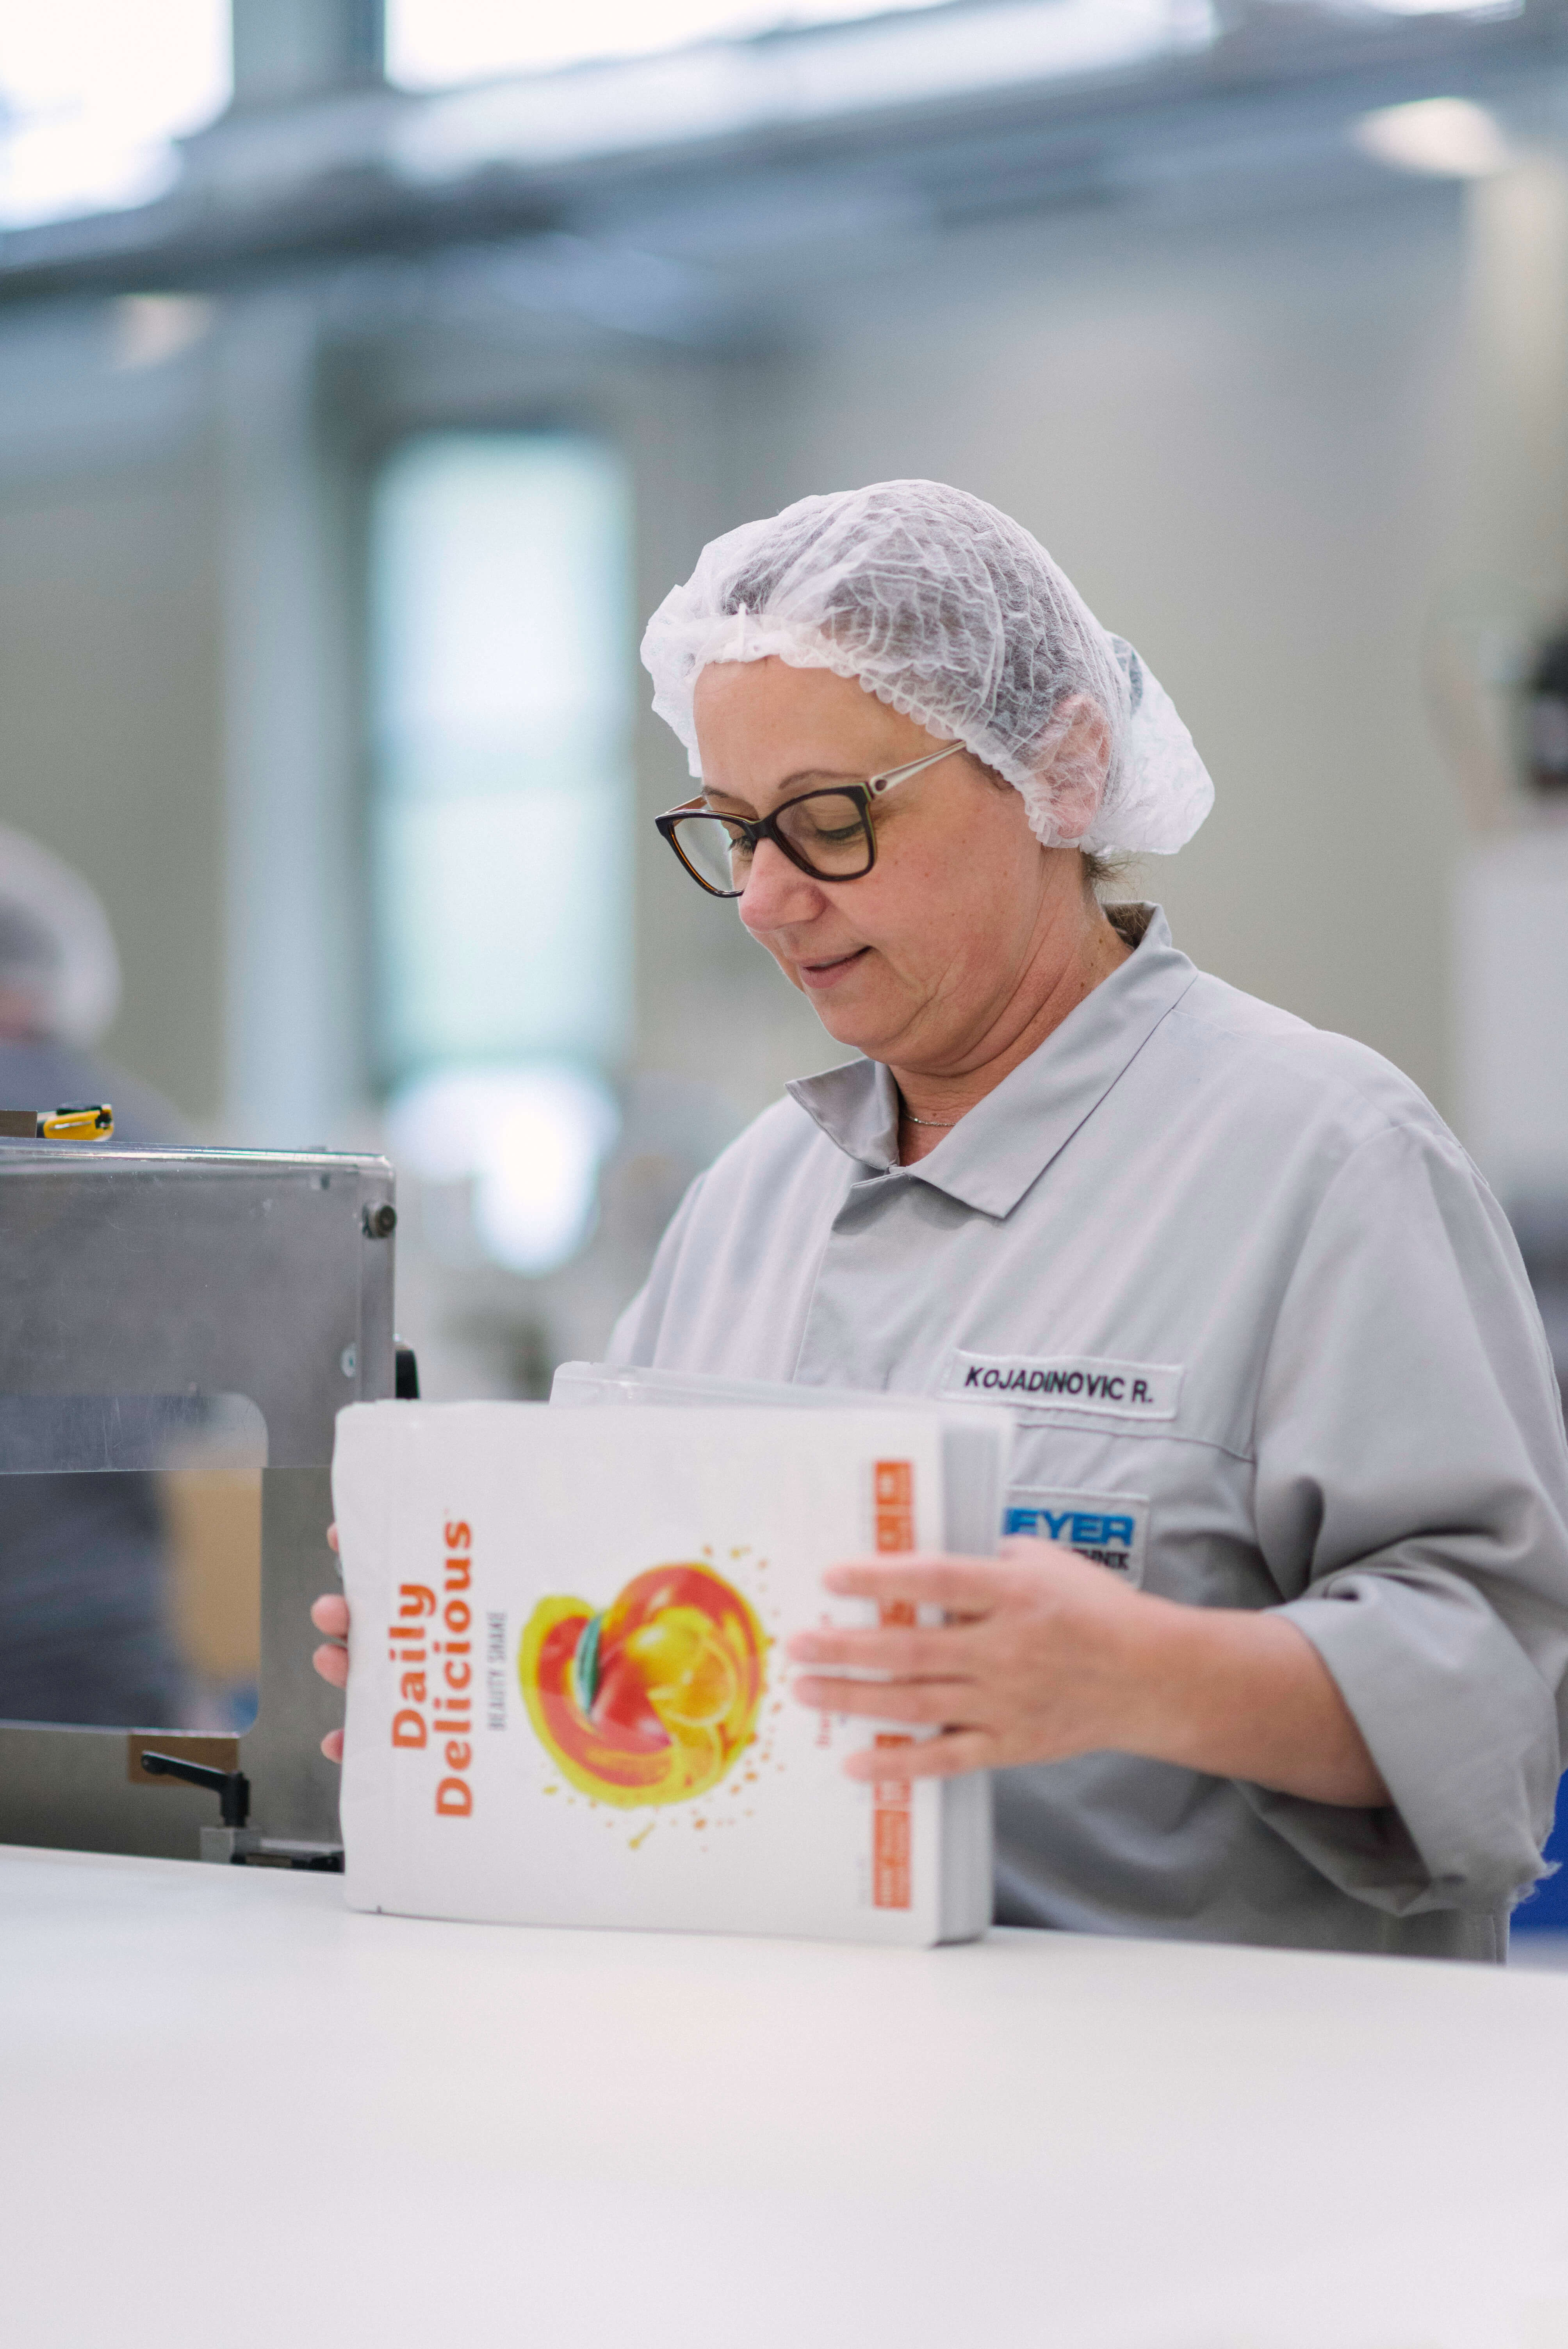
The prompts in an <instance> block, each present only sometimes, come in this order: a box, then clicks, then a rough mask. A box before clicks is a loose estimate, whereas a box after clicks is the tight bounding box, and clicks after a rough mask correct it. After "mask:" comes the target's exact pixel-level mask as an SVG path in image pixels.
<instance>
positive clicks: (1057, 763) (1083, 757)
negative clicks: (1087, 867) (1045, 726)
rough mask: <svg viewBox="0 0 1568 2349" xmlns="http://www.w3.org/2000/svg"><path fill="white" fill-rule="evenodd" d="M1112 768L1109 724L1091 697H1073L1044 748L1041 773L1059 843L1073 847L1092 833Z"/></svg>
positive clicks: (1059, 713)
mask: <svg viewBox="0 0 1568 2349" xmlns="http://www.w3.org/2000/svg"><path fill="white" fill-rule="evenodd" d="M1109 766H1110V721H1109V719H1108V718H1107V717H1106V714H1105V712H1104V710H1103V709H1100V708H1099V704H1098V703H1097V702H1093V701H1091V700H1090V699H1089V698H1088V695H1087V694H1084V693H1074V694H1069V695H1068V698H1067V699H1066V700H1065V701H1063V702H1060V703H1058V705H1057V711H1056V715H1055V717H1054V718H1053V719H1052V720H1051V723H1050V727H1049V730H1047V733H1046V735H1045V737H1044V739H1043V740H1042V741H1041V743H1040V763H1039V766H1038V768H1037V774H1038V776H1039V780H1040V784H1041V787H1042V789H1043V790H1044V792H1045V793H1046V796H1047V799H1048V801H1049V802H1050V808H1051V818H1052V822H1053V823H1054V824H1055V826H1056V832H1057V839H1058V840H1059V841H1061V842H1063V843H1071V842H1073V841H1078V840H1081V839H1082V838H1083V836H1084V834H1085V833H1086V832H1088V828H1089V826H1090V825H1091V824H1092V823H1093V822H1094V820H1095V817H1096V815H1097V814H1098V813H1099V803H1100V802H1101V800H1102V799H1103V798H1104V797H1105V779H1106V775H1107V772H1108V771H1109Z"/></svg>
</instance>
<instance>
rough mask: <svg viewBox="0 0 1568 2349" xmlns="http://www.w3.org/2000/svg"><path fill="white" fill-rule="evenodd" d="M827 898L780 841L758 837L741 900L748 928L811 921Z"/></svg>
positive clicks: (742, 913)
mask: <svg viewBox="0 0 1568 2349" xmlns="http://www.w3.org/2000/svg"><path fill="white" fill-rule="evenodd" d="M824 903H825V900H824V898H823V895H822V892H821V891H820V888H819V887H818V886H817V884H816V883H815V882H814V881H813V880H812V878H811V876H810V874H809V873H802V872H801V871H800V869H799V866H798V865H794V864H790V862H789V858H788V857H787V856H786V855H785V854H784V852H783V850H782V849H781V848H780V847H779V844H778V843H777V841H772V840H759V841H758V843H757V853H756V854H755V855H754V856H753V857H752V860H751V872H750V874H749V877H748V880H747V884H746V886H745V888H744V889H743V890H742V891H741V893H740V897H739V899H738V904H739V907H740V918H741V920H742V921H743V922H744V923H745V925H746V926H747V928H748V930H780V929H785V928H787V927H788V926H789V924H790V923H791V922H809V921H810V920H811V919H812V918H813V916H816V915H818V914H820V912H821V910H822V906H823V905H824Z"/></svg>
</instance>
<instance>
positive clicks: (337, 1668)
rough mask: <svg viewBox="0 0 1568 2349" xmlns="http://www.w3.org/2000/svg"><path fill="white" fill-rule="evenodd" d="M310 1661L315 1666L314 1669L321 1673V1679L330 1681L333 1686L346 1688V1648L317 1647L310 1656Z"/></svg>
mask: <svg viewBox="0 0 1568 2349" xmlns="http://www.w3.org/2000/svg"><path fill="white" fill-rule="evenodd" d="M311 1662H312V1663H313V1664H314V1665H315V1668H316V1671H318V1672H319V1673H320V1674H321V1676H322V1679H323V1680H324V1681H330V1682H331V1683H332V1685H333V1687H334V1688H346V1687H347V1686H348V1651H347V1649H346V1648H332V1647H327V1648H318V1649H317V1650H316V1651H315V1655H314V1656H312V1658H311Z"/></svg>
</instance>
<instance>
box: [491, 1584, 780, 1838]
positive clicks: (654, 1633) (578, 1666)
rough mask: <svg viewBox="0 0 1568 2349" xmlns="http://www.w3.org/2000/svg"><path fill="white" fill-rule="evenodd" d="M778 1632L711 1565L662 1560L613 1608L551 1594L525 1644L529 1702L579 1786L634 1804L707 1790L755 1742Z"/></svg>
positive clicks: (522, 1672) (540, 1729)
mask: <svg viewBox="0 0 1568 2349" xmlns="http://www.w3.org/2000/svg"><path fill="white" fill-rule="evenodd" d="M769 1644H770V1643H769V1639H768V1635H767V1633H766V1632H765V1631H764V1630H763V1629H762V1626H761V1624H760V1623H759V1622H758V1619H757V1617H756V1615H755V1614H754V1613H753V1611H752V1609H751V1608H750V1606H749V1605H748V1602H747V1601H746V1600H745V1599H743V1598H742V1597H741V1595H740V1593H739V1591H738V1590H736V1589H734V1588H732V1587H731V1586H730V1584H728V1583H727V1582H726V1581H725V1580H724V1579H723V1578H721V1577H720V1576H719V1575H717V1574H715V1573H714V1571H713V1569H712V1568H711V1567H707V1566H691V1565H686V1566H655V1567H651V1568H649V1569H648V1571H647V1572H646V1573H645V1574H639V1575H636V1576H634V1578H633V1579H632V1580H631V1581H630V1582H628V1583H627V1585H626V1587H625V1588H624V1590H623V1591H622V1592H621V1594H620V1596H619V1597H618V1598H617V1599H615V1600H614V1603H613V1604H612V1605H610V1606H609V1607H607V1608H605V1609H604V1611H603V1614H597V1615H596V1614H595V1613H594V1612H593V1609H592V1608H591V1607H590V1605H589V1604H588V1602H587V1600H586V1599H541V1600H540V1602H539V1605H538V1606H537V1607H536V1608H535V1609H534V1610H533V1613H532V1614H531V1616H530V1617H529V1619H528V1624H527V1628H526V1629H525V1630H524V1631H523V1635H522V1644H521V1648H520V1650H519V1651H518V1660H517V1670H518V1678H519V1680H520V1681H521V1683H522V1696H523V1702H524V1703H525V1704H526V1705H527V1707H528V1717H529V1719H530V1720H531V1722H532V1723H533V1726H534V1729H535V1730H536V1731H537V1733H538V1735H539V1739H540V1743H541V1744H542V1745H543V1747H544V1749H545V1751H546V1752H547V1753H548V1754H550V1755H551V1757H552V1760H553V1761H555V1762H556V1763H557V1764H559V1766H560V1769H561V1771H562V1775H563V1776H565V1777H566V1778H568V1779H570V1780H571V1782H572V1784H573V1785H574V1786H576V1787H577V1788H579V1789H580V1791H581V1792H582V1793H583V1794H585V1795H593V1797H594V1799H595V1800H596V1801H598V1802H601V1803H616V1804H619V1805H621V1806H623V1807H624V1808H626V1809H631V1808H633V1807H635V1806H639V1805H642V1804H646V1803H685V1802H689V1801H690V1800H691V1798H692V1796H693V1795H704V1794H707V1791H708V1789H709V1787H711V1786H717V1784H718V1782H719V1780H720V1779H721V1778H722V1777H723V1776H724V1775H725V1773H726V1771H727V1770H728V1768H729V1767H730V1764H732V1763H733V1762H734V1760H735V1759H736V1756H737V1755H738V1754H740V1753H741V1752H742V1751H743V1750H744V1748H745V1747H746V1746H748V1744H750V1743H751V1739H752V1735H753V1733H754V1731H755V1727H756V1723H757V1714H758V1708H759V1707H760V1705H761V1702H762V1695H763V1690H764V1687H765V1685H766V1661H767V1653H768V1649H769Z"/></svg>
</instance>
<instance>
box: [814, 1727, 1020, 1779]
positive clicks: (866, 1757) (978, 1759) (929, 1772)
mask: <svg viewBox="0 0 1568 2349" xmlns="http://www.w3.org/2000/svg"><path fill="white" fill-rule="evenodd" d="M994 1761H995V1746H994V1744H993V1741H992V1739H991V1737H990V1735H989V1733H987V1732H986V1731H985V1730H983V1729H950V1730H949V1731H948V1732H947V1733H946V1734H945V1735H944V1736H942V1737H917V1738H912V1739H911V1740H910V1742H909V1744H907V1745H874V1746H861V1749H860V1751H859V1752H858V1753H855V1754H851V1755H850V1758H849V1760H848V1761H847V1762H846V1763H845V1764H844V1775H846V1777H850V1778H856V1779H859V1780H861V1782H862V1783H871V1784H874V1785H888V1784H892V1785H897V1784H900V1783H902V1782H903V1780H904V1779H906V1778H961V1777H962V1776H963V1775H964V1774H965V1771H966V1770H988V1769H989V1768H990V1767H991V1765H992V1764H993V1762H994Z"/></svg>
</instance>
